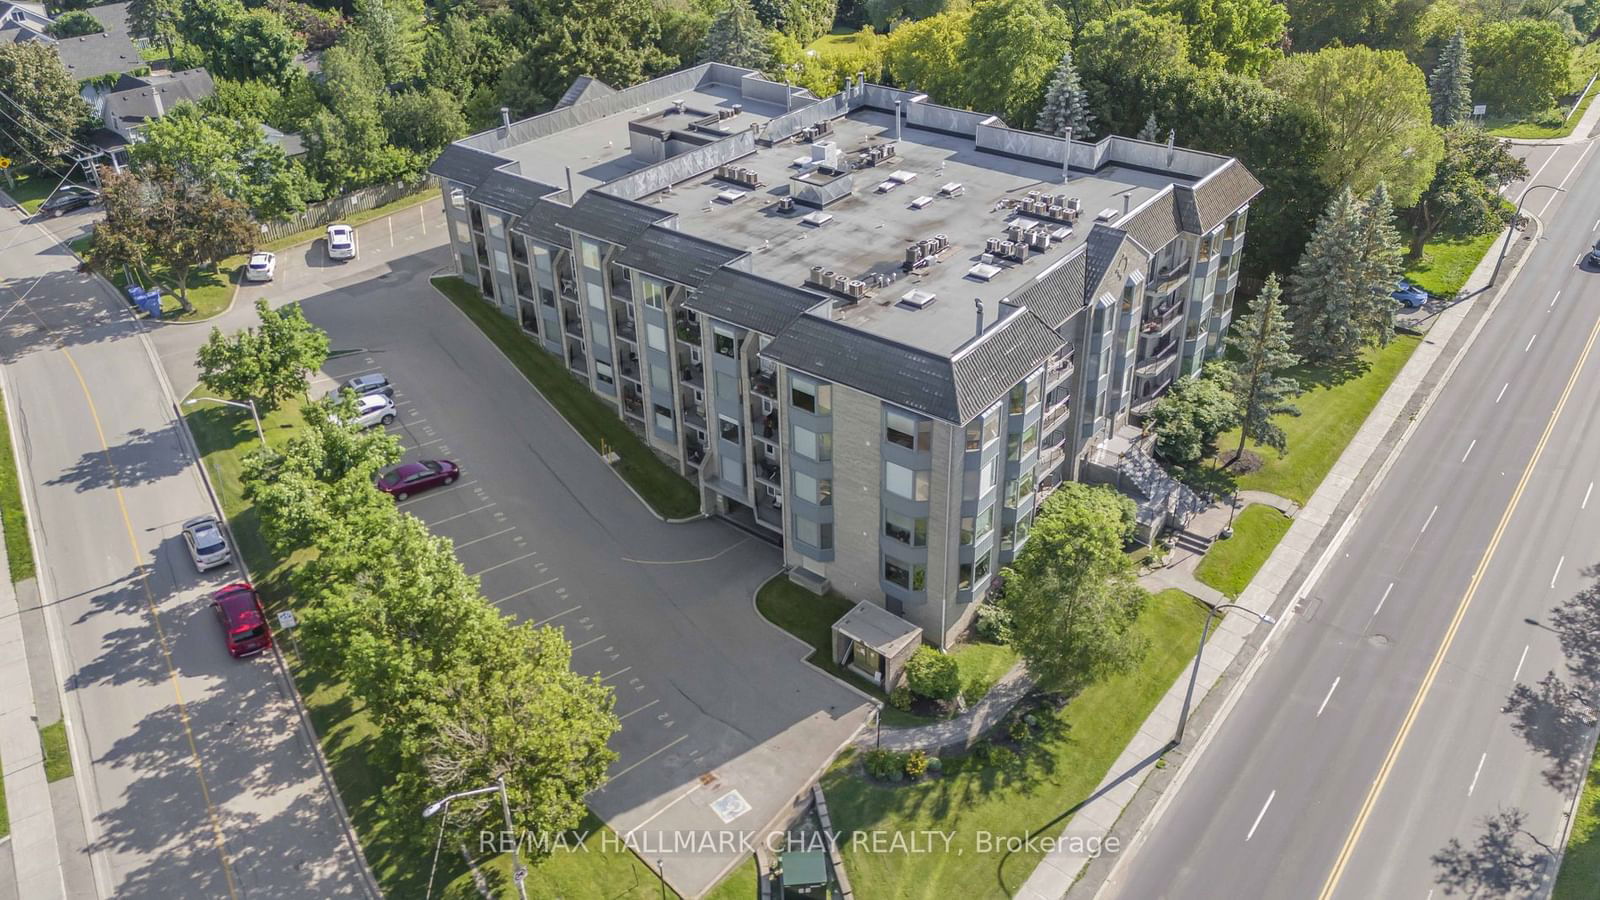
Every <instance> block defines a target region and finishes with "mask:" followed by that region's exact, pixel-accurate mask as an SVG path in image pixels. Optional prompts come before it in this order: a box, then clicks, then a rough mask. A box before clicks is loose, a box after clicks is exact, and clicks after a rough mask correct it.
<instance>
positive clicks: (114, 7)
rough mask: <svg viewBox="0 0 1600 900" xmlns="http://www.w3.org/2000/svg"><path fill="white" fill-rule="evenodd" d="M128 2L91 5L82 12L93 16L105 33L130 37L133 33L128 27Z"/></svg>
mask: <svg viewBox="0 0 1600 900" xmlns="http://www.w3.org/2000/svg"><path fill="white" fill-rule="evenodd" d="M131 5H132V4H130V3H107V4H106V5H104V6H91V7H89V8H87V9H85V10H84V12H86V13H88V14H89V15H91V16H93V17H94V20H95V21H96V22H99V23H100V27H101V28H104V29H105V30H106V33H107V34H120V35H123V36H124V37H128V38H132V37H133V34H132V32H131V31H130V30H129V28H128V7H129V6H131Z"/></svg>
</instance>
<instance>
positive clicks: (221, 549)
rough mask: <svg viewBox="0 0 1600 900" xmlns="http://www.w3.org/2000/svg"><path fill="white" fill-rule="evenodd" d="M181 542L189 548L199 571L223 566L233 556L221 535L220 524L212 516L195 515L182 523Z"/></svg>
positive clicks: (225, 539)
mask: <svg viewBox="0 0 1600 900" xmlns="http://www.w3.org/2000/svg"><path fill="white" fill-rule="evenodd" d="M183 544H184V546H185V547H188V548H189V558H190V559H192V560H194V567H195V569H197V570H199V571H201V572H205V571H207V570H209V569H215V568H216V567H217V566H225V565H227V564H228V561H229V560H231V559H232V558H233V554H232V553H231V552H230V551H229V550H228V539H227V538H225V537H223V536H222V526H221V525H220V524H219V523H218V522H217V520H216V518H215V517H214V516H197V517H196V518H193V519H190V520H189V521H187V522H185V523H183Z"/></svg>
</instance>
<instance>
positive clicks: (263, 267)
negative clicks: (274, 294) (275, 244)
mask: <svg viewBox="0 0 1600 900" xmlns="http://www.w3.org/2000/svg"><path fill="white" fill-rule="evenodd" d="M277 271H278V257H276V256H274V255H273V254H271V253H268V252H267V251H265V250H258V251H256V252H255V253H252V254H250V262H248V263H246V264H245V267H244V280H245V281H271V280H272V276H273V274H275V273H276V272H277Z"/></svg>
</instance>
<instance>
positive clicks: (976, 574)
mask: <svg viewBox="0 0 1600 900" xmlns="http://www.w3.org/2000/svg"><path fill="white" fill-rule="evenodd" d="M988 577H989V554H987V553H985V554H984V555H982V556H980V557H978V559H977V561H976V562H975V563H973V565H972V580H973V582H974V583H976V582H979V581H982V580H983V579H985V578H988Z"/></svg>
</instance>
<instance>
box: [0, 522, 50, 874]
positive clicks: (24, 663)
mask: <svg viewBox="0 0 1600 900" xmlns="http://www.w3.org/2000/svg"><path fill="white" fill-rule="evenodd" d="M3 547H4V544H3V543H0V549H3ZM39 725H40V722H39V719H38V713H37V712H36V710H35V708H34V703H33V677H32V675H31V674H29V672H28V654H27V652H26V650H25V648H24V646H23V642H22V618H21V616H20V614H19V611H18V608H17V594H16V591H15V590H14V589H13V588H12V585H11V573H10V570H9V567H8V566H7V565H6V559H5V553H4V552H0V770H3V774H4V783H5V792H6V810H7V814H8V817H9V818H10V821H11V854H12V861H13V865H14V868H15V873H16V882H15V888H16V896H18V897H22V898H25V900H46V898H51V897H64V896H66V884H65V882H64V881H63V880H62V873H61V850H60V848H59V847H57V846H56V817H55V810H54V808H53V807H52V805H51V803H50V785H49V784H48V783H46V781H45V777H44V750H43V748H42V747H40V746H39Z"/></svg>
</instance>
